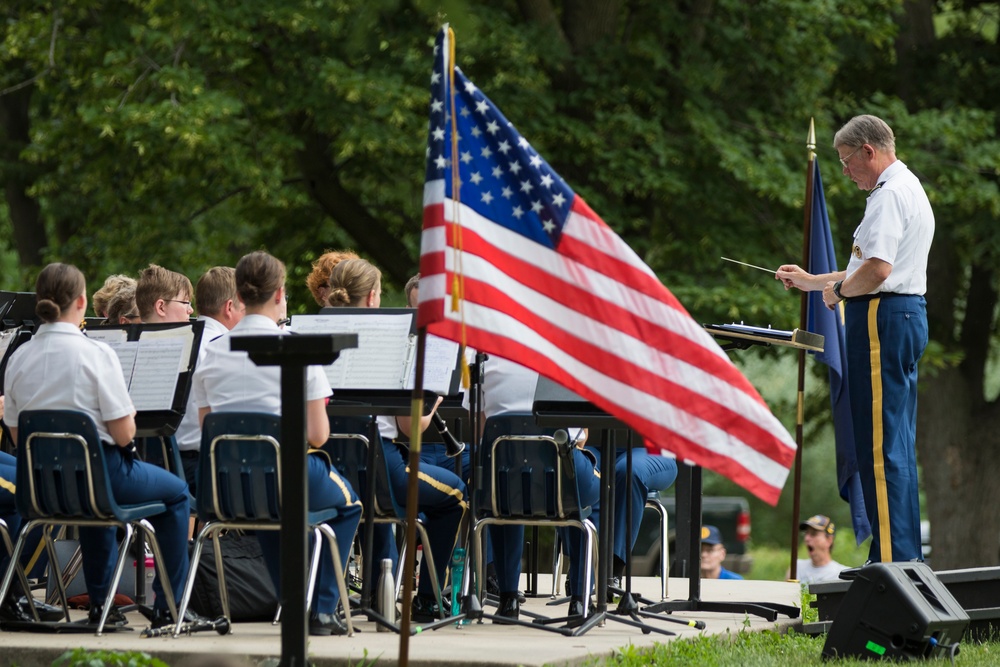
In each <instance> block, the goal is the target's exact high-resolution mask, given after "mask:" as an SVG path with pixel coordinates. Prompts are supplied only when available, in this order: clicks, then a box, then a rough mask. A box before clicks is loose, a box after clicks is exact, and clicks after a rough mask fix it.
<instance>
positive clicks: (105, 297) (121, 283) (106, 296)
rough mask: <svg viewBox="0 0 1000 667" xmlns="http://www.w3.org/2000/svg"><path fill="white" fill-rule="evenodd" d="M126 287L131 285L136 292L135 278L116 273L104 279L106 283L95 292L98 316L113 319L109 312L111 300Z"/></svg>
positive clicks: (94, 303)
mask: <svg viewBox="0 0 1000 667" xmlns="http://www.w3.org/2000/svg"><path fill="white" fill-rule="evenodd" d="M124 287H131V288H132V289H133V293H134V290H135V278H130V277H128V276H126V275H124V274H121V273H115V274H113V275H110V276H108V277H107V279H105V281H104V285H102V286H101V289H99V290H97V291H96V292H94V298H93V306H94V313H95V314H96V315H97V316H98V317H103V318H105V319H111V315H110V314H109V310H110V306H111V300H112V299H114V297H115V295H116V294H118V292H119V291H120V290H121V289H122V288H124ZM116 324H117V322H116Z"/></svg>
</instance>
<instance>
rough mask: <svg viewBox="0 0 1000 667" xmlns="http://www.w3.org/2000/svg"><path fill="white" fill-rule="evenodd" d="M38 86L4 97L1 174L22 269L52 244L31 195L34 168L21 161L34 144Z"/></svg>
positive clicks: (39, 259) (0, 104) (0, 100)
mask: <svg viewBox="0 0 1000 667" xmlns="http://www.w3.org/2000/svg"><path fill="white" fill-rule="evenodd" d="M33 91H34V86H26V87H24V88H21V89H19V90H16V91H14V92H11V93H7V94H6V95H3V96H2V97H0V128H2V131H3V140H2V141H0V162H2V163H3V165H4V167H3V169H2V171H0V173H2V175H3V180H4V195H5V197H6V200H7V207H8V209H9V210H10V220H11V224H12V225H13V231H14V235H13V236H14V248H15V250H17V256H18V261H19V262H20V264H21V268H22V269H27V268H29V267H32V266H38V265H39V264H41V263H42V253H43V251H44V250H45V248H46V246H47V245H48V237H47V235H46V233H45V224H44V222H43V221H42V212H41V207H40V206H39V205H38V201H37V200H35V199H34V198H33V197H31V196H30V195H28V189H29V188H30V187H31V185H32V183H33V182H34V176H33V174H34V168H33V167H31V166H30V165H27V164H25V163H23V162H22V161H21V152H22V151H23V150H24V149H25V148H26V147H27V146H28V144H29V143H31V133H30V126H31V124H30V115H29V113H30V105H31V94H32V92H33Z"/></svg>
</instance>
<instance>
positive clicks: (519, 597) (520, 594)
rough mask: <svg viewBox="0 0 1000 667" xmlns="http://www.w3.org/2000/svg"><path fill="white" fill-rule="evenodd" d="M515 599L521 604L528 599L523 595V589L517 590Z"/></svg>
mask: <svg viewBox="0 0 1000 667" xmlns="http://www.w3.org/2000/svg"><path fill="white" fill-rule="evenodd" d="M517 601H518V602H520V603H521V604H524V603H525V602H527V601H528V598H527V596H525V594H524V591H518V592H517Z"/></svg>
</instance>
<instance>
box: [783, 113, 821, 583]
mask: <svg viewBox="0 0 1000 667" xmlns="http://www.w3.org/2000/svg"><path fill="white" fill-rule="evenodd" d="M806 149H807V150H808V152H809V160H808V162H807V166H806V199H805V214H804V216H803V217H804V218H805V222H804V223H803V232H802V267H803V268H805V269H806V270H807V271H808V270H809V245H810V238H809V237H810V233H811V231H812V205H813V174H814V173H815V169H814V166H815V162H816V126H815V123H814V122H813V119H812V118H810V119H809V137H808V138H807V139H806ZM808 323H809V292H806V291H803V292H802V295H801V299H800V303H799V328H800V329H801V330H802V331H806V330H807V328H808ZM805 394H806V351H805V350H803V349H800V350H799V382H798V395H797V400H796V409H795V445H796V449H795V475H794V479H795V482H794V491H793V492H792V556H791V564H790V565H789V566H788V578H789V579H792V580H795V579H797V578H798V572H797V570H798V560H799V515H800V506H799V503H800V500H801V495H802V446H803V444H804V443H803V440H804V437H803V424H804V422H805Z"/></svg>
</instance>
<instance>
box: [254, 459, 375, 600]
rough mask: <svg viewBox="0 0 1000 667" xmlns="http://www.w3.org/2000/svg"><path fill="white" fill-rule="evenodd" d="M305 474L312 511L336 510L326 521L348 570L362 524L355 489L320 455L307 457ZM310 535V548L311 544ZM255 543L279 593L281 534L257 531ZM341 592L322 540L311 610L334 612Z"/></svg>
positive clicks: (328, 553) (272, 531) (328, 546)
mask: <svg viewBox="0 0 1000 667" xmlns="http://www.w3.org/2000/svg"><path fill="white" fill-rule="evenodd" d="M306 465H307V466H308V468H307V470H306V474H307V475H308V485H309V486H308V492H309V497H308V499H307V502H308V506H309V509H310V510H311V511H314V512H315V511H319V510H324V509H329V508H331V507H336V508H337V510H338V511H339V514H338V515H337V518H335V519H333V520H332V521H330V522H329V526H330V527H331V528H333V532H334V534H336V536H337V546H338V547H339V550H340V562H341V564H342V565H343V566H344V567H347V562H348V560H349V559H350V556H351V546H352V545H353V544H354V533H355V532H356V531H357V529H358V522H360V521H361V501H360V500H358V497H357V495H355V493H354V489H352V488H351V485H350V484H348V483H347V482H346V481H345V480H344V479H343V478H342V477H341V476H340V475H339V474H337V472H336V471H334V470H332V469H331V468H330V460H329V459H327V458H326V457H325V456H323V455H322V454H310V455H309V456H308V457H307V461H306ZM312 539H313V538H312V536H310V546H311V545H312ZM257 541H259V542H260V549H261V552H263V554H264V560H265V561H266V562H267V571H268V574H270V575H271V581H272V582H273V583H274V590H276V591H278V593H279V595H280V593H281V581H280V580H281V531H276V530H259V531H257ZM339 600H340V591H339V590H338V588H337V579H336V571H335V570H334V568H333V561H332V560H331V554H330V545H329V543H328V542H327V541H326V540H325V539H324V540H323V543H322V551H321V553H320V558H319V572H317V574H316V594H315V596H314V597H313V608H312V610H311V611H313V612H315V613H319V614H332V613H334V612H335V611H336V609H337V602H338V601H339Z"/></svg>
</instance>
